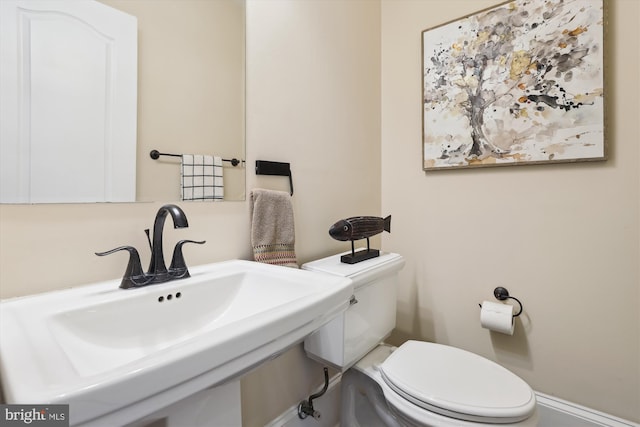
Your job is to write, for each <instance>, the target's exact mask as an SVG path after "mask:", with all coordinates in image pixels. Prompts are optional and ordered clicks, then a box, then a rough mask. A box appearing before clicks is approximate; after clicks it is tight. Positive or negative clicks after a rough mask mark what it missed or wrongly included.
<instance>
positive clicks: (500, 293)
mask: <svg viewBox="0 0 640 427" xmlns="http://www.w3.org/2000/svg"><path fill="white" fill-rule="evenodd" d="M493 296H494V297H496V298H497V299H499V300H500V301H504V300H506V299H508V298H511V299H512V300H515V301H516V302H517V303H518V305H519V306H520V310H518V312H517V313H516V314H514V315H513V317H518V316H520V315H521V314H522V303H521V302H520V300H519V299H518V298H516V297H512V296H510V295H509V291H508V290H506V289H505V288H503V287H502V286H498V287H497V288H495V289H494V290H493Z"/></svg>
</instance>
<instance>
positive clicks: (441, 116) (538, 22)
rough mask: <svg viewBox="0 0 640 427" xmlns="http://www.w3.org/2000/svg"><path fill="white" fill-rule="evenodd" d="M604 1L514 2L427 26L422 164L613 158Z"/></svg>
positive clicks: (425, 166)
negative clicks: (609, 152)
mask: <svg viewBox="0 0 640 427" xmlns="http://www.w3.org/2000/svg"><path fill="white" fill-rule="evenodd" d="M604 22H605V19H604V5H603V0H564V1H562V0H514V1H509V2H505V3H501V4H499V5H497V6H494V7H492V8H489V9H484V10H482V11H479V12H476V13H474V14H471V15H468V16H466V17H463V18H461V19H457V20H454V21H451V22H448V23H445V24H442V25H439V26H436V27H433V28H430V29H427V30H424V31H423V32H422V91H423V92H422V93H423V97H422V106H423V112H422V113H423V114H422V137H423V138H422V147H423V150H422V152H423V169H424V170H425V171H435V170H446V169H459V168H476V167H487V166H508V165H523V164H539V163H559V162H576V161H593V160H605V159H606V144H605V138H604V59H603V54H604V45H603V35H604Z"/></svg>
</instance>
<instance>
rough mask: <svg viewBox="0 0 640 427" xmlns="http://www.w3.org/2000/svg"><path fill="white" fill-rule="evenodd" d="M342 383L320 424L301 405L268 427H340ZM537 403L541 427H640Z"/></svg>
mask: <svg viewBox="0 0 640 427" xmlns="http://www.w3.org/2000/svg"><path fill="white" fill-rule="evenodd" d="M340 379H341V375H340V374H338V375H336V376H334V377H333V378H331V380H330V381H329V387H328V389H327V392H326V393H325V395H323V396H322V397H320V398H318V399H316V400H314V407H316V409H317V410H318V411H320V413H321V414H322V416H321V418H320V419H319V420H316V419H314V418H311V417H307V418H306V419H304V420H302V419H300V418H299V417H298V405H295V406H293V407H291V408H289V409H288V410H286V411H285V412H283V413H282V414H280V416H278V417H277V418H276V419H274V420H273V421H271V422H270V423H268V424H267V425H266V426H265V427H339V426H340V412H339V410H340V387H339V386H340ZM318 390H319V389H318ZM536 399H537V400H538V413H539V422H538V427H558V426H562V427H640V424H638V423H634V422H631V421H627V420H624V419H622V418H618V417H615V416H613V415H609V414H606V413H604V412H600V411H596V410H595V409H591V408H587V407H585V406H581V405H578V404H576V403H572V402H569V401H566V400H563V399H560V398H557V397H555V396H549V395H547V394H544V393H539V392H536Z"/></svg>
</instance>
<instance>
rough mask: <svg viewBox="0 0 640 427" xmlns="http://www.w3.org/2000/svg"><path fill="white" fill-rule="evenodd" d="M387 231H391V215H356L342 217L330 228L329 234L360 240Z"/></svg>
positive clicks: (342, 238) (341, 238) (345, 239)
mask: <svg viewBox="0 0 640 427" xmlns="http://www.w3.org/2000/svg"><path fill="white" fill-rule="evenodd" d="M383 231H386V232H388V233H390V232H391V215H389V216H388V217H386V218H380V217H377V216H354V217H351V218H347V219H341V220H340V221H338V222H336V223H335V224H333V225H332V226H331V228H329V235H330V236H331V237H333V238H334V239H336V240H341V241H347V240H351V241H353V240H360V239H368V238H369V237H371V236H375V235H376V234H379V233H382V232H383Z"/></svg>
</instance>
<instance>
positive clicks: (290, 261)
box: [250, 189, 299, 268]
mask: <svg viewBox="0 0 640 427" xmlns="http://www.w3.org/2000/svg"><path fill="white" fill-rule="evenodd" d="M250 197H251V203H250V206H251V246H252V247H253V258H254V259H255V260H256V261H258V262H263V263H266V264H275V265H282V266H286V267H294V268H299V267H298V261H297V259H296V253H295V240H296V239H295V230H294V223H293V207H292V205H291V196H290V195H289V193H286V192H284V191H274V190H263V189H254V190H252V191H251V196H250Z"/></svg>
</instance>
